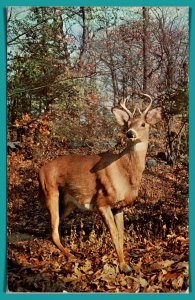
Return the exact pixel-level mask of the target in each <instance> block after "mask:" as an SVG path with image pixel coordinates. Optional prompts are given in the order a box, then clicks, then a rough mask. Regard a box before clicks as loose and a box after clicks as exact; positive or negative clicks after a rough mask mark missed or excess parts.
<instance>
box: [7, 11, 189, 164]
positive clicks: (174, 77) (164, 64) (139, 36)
mask: <svg viewBox="0 0 195 300" xmlns="http://www.w3.org/2000/svg"><path fill="white" fill-rule="evenodd" d="M186 16H187V12H186V9H185V8H177V7H175V8H173V7H170V8H168V7H167V8H161V7H152V8H149V7H147V8H146V7H143V8H141V7H140V8H139V7H138V8H132V7H126V8H120V7H109V8H108V7H26V8H25V7H24V8H9V9H8V18H7V22H8V77H7V86H8V121H9V123H10V124H14V122H15V120H16V119H17V118H20V117H21V116H22V114H24V113H28V114H31V115H32V116H38V115H41V114H42V113H45V112H47V113H50V114H52V115H53V116H54V117H55V116H58V117H59V115H60V113H62V111H63V113H64V112H67V113H68V114H69V115H70V116H71V117H72V118H74V117H78V116H79V114H81V115H82V116H83V118H84V119H85V120H89V124H94V122H95V120H96V117H95V116H96V109H95V107H96V105H97V103H99V106H100V107H103V106H108V107H109V106H112V105H113V104H114V105H116V103H117V102H118V100H119V99H120V98H125V97H127V96H132V95H133V94H134V92H135V91H137V90H142V91H145V92H146V93H148V94H151V95H153V96H154V97H155V96H156V97H157V98H158V99H159V100H158V101H160V103H161V105H162V106H163V107H164V112H165V119H166V122H165V129H166V134H165V140H166V148H167V150H166V151H167V155H168V161H170V162H173V161H174V160H175V159H176V158H177V157H178V153H180V150H181V149H183V146H184V140H185V139H186V134H187V119H188V115H187V111H188V106H187V102H188V26H187V25H188V24H187V21H186ZM100 99H102V101H100ZM63 117H65V119H66V118H67V115H66V116H63ZM90 120H91V121H90ZM59 127H60V126H59ZM178 145H180V146H179V147H178ZM184 148H185V149H186V146H185V147H184ZM184 152H185V151H184Z"/></svg>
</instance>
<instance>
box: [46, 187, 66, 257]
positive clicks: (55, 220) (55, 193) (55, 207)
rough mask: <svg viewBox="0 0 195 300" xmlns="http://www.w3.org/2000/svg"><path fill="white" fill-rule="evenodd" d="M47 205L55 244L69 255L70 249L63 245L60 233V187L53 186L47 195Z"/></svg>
mask: <svg viewBox="0 0 195 300" xmlns="http://www.w3.org/2000/svg"><path fill="white" fill-rule="evenodd" d="M46 206H47V209H48V210H49V213H50V220H51V236H52V240H53V242H54V243H55V245H56V246H57V247H58V248H59V249H60V250H61V251H62V253H64V254H65V255H66V256H67V257H69V256H70V251H69V250H68V249H67V248H65V247H63V246H62V244H61V241H60V235H59V225H60V215H59V190H58V188H52V189H50V190H49V192H48V193H47V195H46Z"/></svg>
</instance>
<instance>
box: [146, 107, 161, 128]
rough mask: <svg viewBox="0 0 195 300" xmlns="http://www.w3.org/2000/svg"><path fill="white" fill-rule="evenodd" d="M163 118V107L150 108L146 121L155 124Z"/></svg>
mask: <svg viewBox="0 0 195 300" xmlns="http://www.w3.org/2000/svg"><path fill="white" fill-rule="evenodd" d="M161 120H162V108H161V107H157V108H154V109H152V110H150V111H149V112H148V113H147V115H146V122H147V123H148V124H151V125H154V124H156V123H158V122H160V121H161Z"/></svg>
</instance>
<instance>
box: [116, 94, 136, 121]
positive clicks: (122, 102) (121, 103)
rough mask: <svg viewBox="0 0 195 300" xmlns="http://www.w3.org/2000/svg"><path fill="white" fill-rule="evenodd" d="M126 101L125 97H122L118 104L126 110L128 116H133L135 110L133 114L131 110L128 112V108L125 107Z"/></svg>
mask: <svg viewBox="0 0 195 300" xmlns="http://www.w3.org/2000/svg"><path fill="white" fill-rule="evenodd" d="M126 101H127V98H126V99H124V100H121V101H120V102H119V105H120V106H121V107H122V108H123V109H124V110H125V111H126V113H127V114H128V116H129V117H130V118H133V115H134V113H135V111H134V112H133V114H132V112H130V110H129V109H128V108H127V107H126V105H125V104H126Z"/></svg>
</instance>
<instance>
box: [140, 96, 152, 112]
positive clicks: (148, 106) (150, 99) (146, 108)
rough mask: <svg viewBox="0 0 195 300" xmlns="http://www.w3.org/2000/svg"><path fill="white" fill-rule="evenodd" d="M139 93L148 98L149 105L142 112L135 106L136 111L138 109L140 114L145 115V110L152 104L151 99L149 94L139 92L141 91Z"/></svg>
mask: <svg viewBox="0 0 195 300" xmlns="http://www.w3.org/2000/svg"><path fill="white" fill-rule="evenodd" d="M139 94H140V95H142V96H145V97H146V98H148V99H150V103H149V105H148V106H147V107H146V109H145V110H144V111H143V112H141V110H140V109H139V107H138V108H137V109H138V111H139V113H140V115H146V114H147V112H148V111H149V110H150V108H151V106H152V103H153V99H152V97H151V96H150V95H148V94H144V93H141V92H139Z"/></svg>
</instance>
